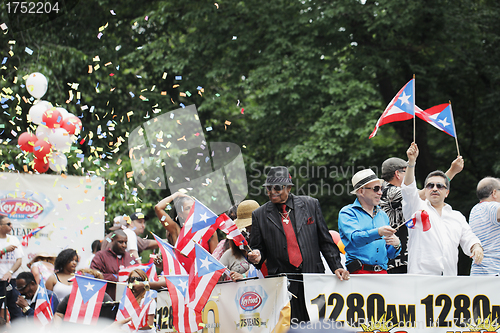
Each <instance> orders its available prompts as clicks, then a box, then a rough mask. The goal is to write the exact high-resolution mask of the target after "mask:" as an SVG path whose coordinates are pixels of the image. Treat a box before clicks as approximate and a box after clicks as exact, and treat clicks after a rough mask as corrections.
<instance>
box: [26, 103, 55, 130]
mask: <svg viewBox="0 0 500 333" xmlns="http://www.w3.org/2000/svg"><path fill="white" fill-rule="evenodd" d="M51 107H52V104H50V103H49V102H47V101H38V103H36V104H34V105H33V106H32V107H31V108H30V111H29V113H28V120H29V121H31V122H34V123H35V124H37V125H40V124H41V123H42V116H43V113H44V112H45V111H46V110H48V109H50V108H51Z"/></svg>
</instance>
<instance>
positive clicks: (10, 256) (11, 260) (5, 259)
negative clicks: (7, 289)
mask: <svg viewBox="0 0 500 333" xmlns="http://www.w3.org/2000/svg"><path fill="white" fill-rule="evenodd" d="M9 245H15V246H17V248H16V249H15V250H14V251H12V252H7V253H6V254H4V255H3V256H2V258H0V278H1V277H2V276H4V274H5V273H7V272H8V271H9V270H11V269H12V266H14V264H15V263H16V261H17V259H18V258H22V257H23V256H24V252H23V248H22V246H21V243H20V242H19V239H17V237H16V236H12V235H7V237H6V238H0V249H4V248H6V247H7V246H9ZM18 273H19V270H17V271H16V272H14V274H12V278H13V279H15V278H16V277H17V274H18Z"/></svg>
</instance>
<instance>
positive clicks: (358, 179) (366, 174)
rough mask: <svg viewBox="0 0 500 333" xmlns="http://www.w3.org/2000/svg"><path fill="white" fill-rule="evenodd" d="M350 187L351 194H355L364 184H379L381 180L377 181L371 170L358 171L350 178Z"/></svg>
mask: <svg viewBox="0 0 500 333" xmlns="http://www.w3.org/2000/svg"><path fill="white" fill-rule="evenodd" d="M351 181H352V186H353V187H354V190H352V191H351V194H356V192H357V191H358V190H359V189H360V188H361V187H363V186H365V185H366V184H369V183H372V182H374V181H378V182H379V183H380V184H381V183H382V182H383V180H382V179H379V178H378V177H377V175H376V174H375V172H373V170H372V169H364V170H361V171H358V172H356V173H355V174H354V176H352V179H351Z"/></svg>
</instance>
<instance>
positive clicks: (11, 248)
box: [5, 245, 17, 252]
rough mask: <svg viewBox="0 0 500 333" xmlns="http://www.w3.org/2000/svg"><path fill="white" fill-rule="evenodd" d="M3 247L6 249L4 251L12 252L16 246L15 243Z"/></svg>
mask: <svg viewBox="0 0 500 333" xmlns="http://www.w3.org/2000/svg"><path fill="white" fill-rule="evenodd" d="M5 249H6V252H12V251H14V250H15V249H17V246H15V245H9V246H7V247H6V248H5Z"/></svg>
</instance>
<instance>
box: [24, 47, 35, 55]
mask: <svg viewBox="0 0 500 333" xmlns="http://www.w3.org/2000/svg"><path fill="white" fill-rule="evenodd" d="M24 51H25V52H26V53H28V54H29V55H32V54H33V50H32V49H30V48H29V47H25V48H24Z"/></svg>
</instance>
